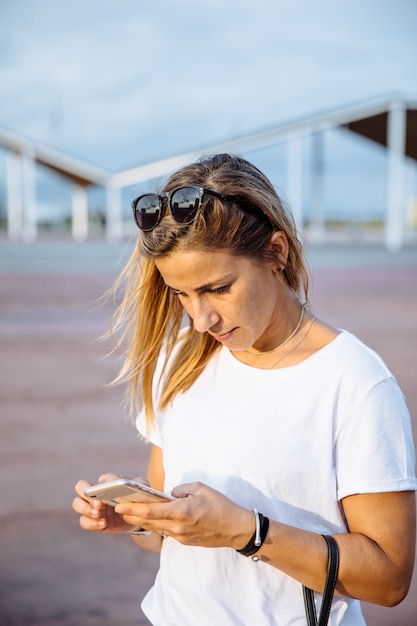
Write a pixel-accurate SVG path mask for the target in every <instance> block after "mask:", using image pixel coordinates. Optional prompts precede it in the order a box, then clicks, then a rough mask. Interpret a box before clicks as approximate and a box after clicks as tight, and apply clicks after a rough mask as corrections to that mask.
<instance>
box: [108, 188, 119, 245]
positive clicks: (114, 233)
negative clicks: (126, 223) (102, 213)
mask: <svg viewBox="0 0 417 626" xmlns="http://www.w3.org/2000/svg"><path fill="white" fill-rule="evenodd" d="M106 237H107V239H108V241H110V242H114V243H116V242H118V241H120V239H122V237H123V216H122V200H121V189H119V188H118V187H112V186H109V187H107V221H106Z"/></svg>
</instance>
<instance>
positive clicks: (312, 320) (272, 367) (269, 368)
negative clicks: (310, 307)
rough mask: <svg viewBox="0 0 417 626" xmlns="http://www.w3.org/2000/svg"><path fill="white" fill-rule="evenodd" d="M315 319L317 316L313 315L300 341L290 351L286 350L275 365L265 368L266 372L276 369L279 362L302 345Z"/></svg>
mask: <svg viewBox="0 0 417 626" xmlns="http://www.w3.org/2000/svg"><path fill="white" fill-rule="evenodd" d="M316 319H317V316H316V315H313V317H312V318H311V321H310V324H309V325H308V328H307V330H306V332H305V333H304V335H303V336H302V337H301V339H300V341H299V342H298V343H296V344H295V346H294V347H293V348H291V350H288V352H286V353H285V354H284V356H282V357H281V358H280V359H278V361H276V362H275V363H273V364H272V365H271V367H267V368H266V369H268V370H272V369H274V367H276V366H277V365H278V363H281V361H283V360H284V359H286V358H287V356H288V355H289V354H291V352H294V350H296V349H297V348H298V346H300V345H301V344H302V343H303V341H304V339H305V338H306V337H307V335H308V333H309V332H310V330H311V327H312V326H313V324H314V322H315V321H316Z"/></svg>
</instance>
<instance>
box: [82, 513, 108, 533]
mask: <svg viewBox="0 0 417 626" xmlns="http://www.w3.org/2000/svg"><path fill="white" fill-rule="evenodd" d="M80 526H81V528H83V529H84V530H92V531H94V532H103V530H105V529H106V527H107V520H106V519H105V518H104V517H100V518H99V519H92V518H91V517H87V516H86V515H81V517H80Z"/></svg>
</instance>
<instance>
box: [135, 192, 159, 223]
mask: <svg viewBox="0 0 417 626" xmlns="http://www.w3.org/2000/svg"><path fill="white" fill-rule="evenodd" d="M134 213H135V221H136V224H137V225H138V226H139V228H140V229H141V230H144V231H147V230H152V229H153V228H155V226H156V225H157V224H158V223H159V220H160V219H161V203H160V201H159V198H158V196H157V195H155V194H147V195H145V196H141V197H140V198H138V200H137V201H136V204H135V211H134Z"/></svg>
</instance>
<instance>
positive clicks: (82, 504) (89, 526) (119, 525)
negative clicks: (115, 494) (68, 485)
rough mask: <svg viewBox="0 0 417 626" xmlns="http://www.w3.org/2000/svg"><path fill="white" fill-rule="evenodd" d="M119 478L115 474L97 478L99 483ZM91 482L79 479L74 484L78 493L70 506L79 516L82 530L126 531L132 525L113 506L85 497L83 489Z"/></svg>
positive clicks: (130, 528)
mask: <svg viewBox="0 0 417 626" xmlns="http://www.w3.org/2000/svg"><path fill="white" fill-rule="evenodd" d="M117 478H120V475H117V474H104V475H103V476H100V478H99V479H98V482H99V483H102V482H106V481H109V480H116V479H117ZM92 484H93V483H90V482H89V481H87V480H79V481H78V483H77V484H76V485H75V492H76V493H77V494H78V495H77V496H76V497H75V498H74V500H73V503H72V508H73V509H74V511H75V512H76V513H78V514H79V515H80V516H81V517H80V526H81V528H84V530H92V531H94V532H99V533H127V532H129V531H130V530H132V528H133V526H132V525H131V524H127V523H126V522H124V521H123V518H122V517H121V516H120V515H118V514H117V513H115V511H114V508H113V507H112V506H109V505H108V504H104V502H100V500H95V499H93V498H87V497H86V496H85V495H84V490H85V489H86V487H89V486H90V485H92Z"/></svg>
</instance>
